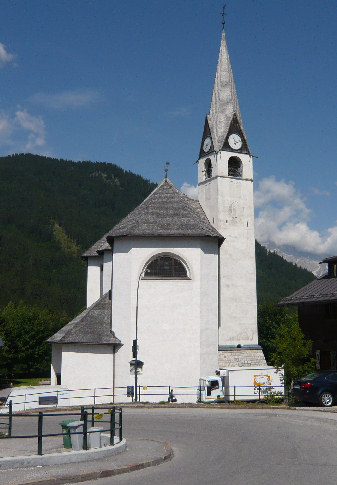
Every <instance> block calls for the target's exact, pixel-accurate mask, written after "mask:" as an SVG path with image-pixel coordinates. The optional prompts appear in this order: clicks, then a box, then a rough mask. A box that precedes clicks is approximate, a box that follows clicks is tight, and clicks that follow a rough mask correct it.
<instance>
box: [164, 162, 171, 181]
mask: <svg viewBox="0 0 337 485" xmlns="http://www.w3.org/2000/svg"><path fill="white" fill-rule="evenodd" d="M169 165H170V162H165V168H164V172H165V178H166V179H167V172H168V166H169Z"/></svg>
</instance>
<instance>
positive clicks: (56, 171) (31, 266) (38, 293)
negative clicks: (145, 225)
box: [0, 154, 313, 317]
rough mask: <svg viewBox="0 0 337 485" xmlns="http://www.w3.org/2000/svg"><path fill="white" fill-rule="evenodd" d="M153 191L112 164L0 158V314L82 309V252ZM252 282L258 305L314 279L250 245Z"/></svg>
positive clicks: (27, 156) (28, 156) (23, 156)
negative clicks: (19, 306) (14, 307)
mask: <svg viewBox="0 0 337 485" xmlns="http://www.w3.org/2000/svg"><path fill="white" fill-rule="evenodd" d="M154 187H155V184H153V183H151V182H150V181H148V180H145V179H143V178H142V177H141V176H139V175H135V174H133V173H131V172H127V171H125V170H123V169H121V168H119V167H118V166H116V165H113V164H111V163H101V162H100V163H98V162H71V161H66V160H57V159H52V158H46V157H41V156H37V155H31V154H20V155H12V156H8V157H0V308H1V307H4V306H5V305H7V303H8V302H9V301H13V302H15V303H18V302H19V301H20V300H22V301H23V302H24V303H26V304H28V305H33V304H37V305H39V306H40V307H42V308H48V309H49V310H52V311H57V312H61V313H62V314H64V316H68V317H72V316H73V315H74V314H76V313H77V312H78V311H79V310H80V309H81V308H82V307H83V306H84V305H85V284H86V268H85V262H83V261H82V260H81V253H82V252H83V251H84V250H85V249H87V248H88V247H90V246H91V245H92V244H93V243H94V242H95V241H96V240H98V239H99V238H100V237H101V236H102V235H103V234H104V233H105V232H107V231H108V230H109V229H111V228H112V227H113V226H114V225H115V224H116V223H117V222H118V221H119V220H120V219H121V218H122V217H124V216H125V215H126V214H127V213H128V212H130V211H131V210H132V209H133V208H134V207H135V206H136V205H138V204H139V203H140V202H141V201H142V200H143V199H144V198H145V197H146V196H147V195H148V194H149V193H150V192H151V191H152V190H153V189H154ZM243 278H244V275H243ZM257 278H258V299H259V302H264V301H272V302H275V301H277V300H279V299H280V298H281V297H283V296H286V295H288V294H290V293H291V292H293V291H295V290H296V289H297V288H299V287H301V286H303V285H304V284H306V283H307V282H309V281H310V280H311V279H313V276H312V275H311V273H309V272H307V271H305V270H302V269H300V268H297V267H296V266H294V265H292V264H290V263H287V262H286V261H285V260H283V259H282V258H280V257H279V256H277V255H275V254H271V253H269V254H268V253H267V251H266V250H265V249H264V248H262V247H261V246H260V245H259V244H257Z"/></svg>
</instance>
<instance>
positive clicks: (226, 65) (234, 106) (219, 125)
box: [207, 31, 246, 152]
mask: <svg viewBox="0 0 337 485" xmlns="http://www.w3.org/2000/svg"><path fill="white" fill-rule="evenodd" d="M234 114H236V118H237V121H238V123H239V125H240V128H241V130H242V133H243V135H244V136H245V138H246V135H245V132H244V128H243V124H242V119H241V113H240V108H239V102H238V98H237V95H236V89H235V83H234V77H233V71H232V66H231V63H230V59H229V54H228V49H227V44H226V36H225V32H224V31H223V32H222V37H221V45H220V53H219V59H218V65H217V70H216V75H215V80H214V86H213V94H212V101H211V108H210V111H209V114H208V115H207V120H208V124H209V128H210V131H211V136H212V141H213V146H214V150H215V151H216V152H218V151H219V150H221V148H222V146H223V144H224V142H225V139H226V136H227V134H228V130H229V127H230V124H231V122H232V119H233V116H234Z"/></svg>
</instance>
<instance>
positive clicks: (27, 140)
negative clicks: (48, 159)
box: [0, 109, 46, 152]
mask: <svg viewBox="0 0 337 485" xmlns="http://www.w3.org/2000/svg"><path fill="white" fill-rule="evenodd" d="M45 144H46V128H45V123H44V121H43V119H42V118H41V116H32V115H31V114H29V113H28V112H27V111H26V110H22V109H18V110H17V111H16V112H15V113H14V114H13V113H12V114H10V113H6V112H0V146H4V147H8V149H9V150H15V151H35V152H36V151H39V150H40V149H41V148H42V147H44V146H45Z"/></svg>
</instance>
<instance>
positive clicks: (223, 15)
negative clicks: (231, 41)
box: [221, 3, 226, 30]
mask: <svg viewBox="0 0 337 485" xmlns="http://www.w3.org/2000/svg"><path fill="white" fill-rule="evenodd" d="M225 8H226V4H225V3H224V4H223V6H222V12H221V15H222V21H221V23H222V30H225V15H226V14H225Z"/></svg>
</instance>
